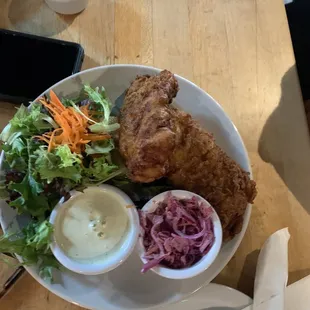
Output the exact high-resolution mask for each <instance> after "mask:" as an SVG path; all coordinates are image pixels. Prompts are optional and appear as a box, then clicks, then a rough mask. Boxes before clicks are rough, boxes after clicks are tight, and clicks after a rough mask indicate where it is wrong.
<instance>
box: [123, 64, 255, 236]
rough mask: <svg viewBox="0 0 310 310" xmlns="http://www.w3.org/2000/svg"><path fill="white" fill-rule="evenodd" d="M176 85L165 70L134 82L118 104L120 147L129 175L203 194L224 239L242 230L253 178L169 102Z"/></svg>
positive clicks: (139, 179)
mask: <svg viewBox="0 0 310 310" xmlns="http://www.w3.org/2000/svg"><path fill="white" fill-rule="evenodd" d="M177 91H178V83H177V80H176V79H175V77H174V76H173V74H172V73H171V72H169V71H167V70H165V71H162V72H161V73H160V74H159V75H158V76H152V77H149V76H143V77H138V78H137V79H136V80H135V81H134V82H133V83H132V85H131V87H130V88H129V89H128V91H127V94H126V97H125V102H124V106H123V108H122V110H121V119H120V124H121V129H120V141H119V143H120V152H121V154H122V156H123V157H124V159H125V161H126V165H127V168H128V170H129V173H130V175H129V177H130V178H131V179H132V180H134V181H137V182H144V183H147V182H151V181H154V180H156V179H159V178H161V177H164V176H165V177H168V179H169V180H170V181H171V182H172V183H173V184H174V186H176V187H179V188H183V189H186V190H189V191H193V192H195V193H197V194H199V195H201V196H203V197H204V198H206V199H207V200H208V201H209V202H210V203H211V204H212V206H213V207H214V208H215V210H216V211H217V213H218V215H219V217H220V219H221V222H222V226H223V232H224V239H226V240H227V239H229V238H232V237H233V236H234V235H235V234H237V233H239V232H240V230H241V227H242V221H243V215H244V212H245V210H246V207H247V204H248V203H251V202H253V199H254V198H255V196H256V189H255V182H254V181H252V180H250V178H249V174H248V173H247V172H245V171H244V170H242V169H241V167H240V166H239V165H238V164H237V163H236V162H235V161H233V160H232V159H231V158H229V157H228V155H226V154H225V152H224V151H223V150H222V149H221V148H220V147H219V146H217V145H216V144H215V141H214V139H213V137H212V135H211V134H210V133H208V132H207V131H205V130H203V129H202V128H201V127H200V125H199V124H198V123H197V122H196V121H194V120H193V119H192V117H191V116H190V115H189V114H187V113H185V112H183V111H180V110H178V109H175V108H173V107H172V106H170V105H169V104H170V103H171V101H172V99H173V98H174V97H175V96H176V94H177Z"/></svg>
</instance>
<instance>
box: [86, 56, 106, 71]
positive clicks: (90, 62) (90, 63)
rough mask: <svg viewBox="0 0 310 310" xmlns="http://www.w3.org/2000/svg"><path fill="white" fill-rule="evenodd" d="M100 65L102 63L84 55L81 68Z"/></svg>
mask: <svg viewBox="0 0 310 310" xmlns="http://www.w3.org/2000/svg"><path fill="white" fill-rule="evenodd" d="M101 65H102V64H99V63H98V62H96V61H95V60H94V59H92V58H90V57H89V56H88V55H85V56H84V60H83V64H82V69H81V70H87V69H90V68H95V67H98V66H101Z"/></svg>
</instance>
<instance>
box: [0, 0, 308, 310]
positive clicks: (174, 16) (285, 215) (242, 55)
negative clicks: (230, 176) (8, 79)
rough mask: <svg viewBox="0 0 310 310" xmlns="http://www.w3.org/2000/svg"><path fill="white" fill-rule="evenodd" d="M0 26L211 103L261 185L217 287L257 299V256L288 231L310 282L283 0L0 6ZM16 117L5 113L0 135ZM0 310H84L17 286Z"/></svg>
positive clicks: (300, 119) (295, 265)
mask: <svg viewBox="0 0 310 310" xmlns="http://www.w3.org/2000/svg"><path fill="white" fill-rule="evenodd" d="M0 27H1V28H7V29H13V30H18V31H23V32H28V33H34V34H39V35H43V36H48V37H55V38H61V39H64V40H70V41H75V42H79V43H81V44H82V46H83V47H84V49H85V54H86V57H85V61H84V65H83V68H84V69H85V68H90V67H94V66H98V65H104V64H113V63H136V64H145V65H151V66H156V67H160V68H166V69H169V70H171V71H173V72H175V73H177V74H180V75H182V76H184V77H185V78H188V79H190V80H191V81H193V82H194V83H196V84H197V85H199V86H200V87H202V88H203V89H205V90H206V91H207V92H208V93H209V94H211V95H212V96H213V97H214V98H215V99H216V100H217V101H218V102H219V103H220V104H221V105H222V106H223V108H224V109H225V111H226V112H227V113H228V114H229V116H230V117H231V119H232V120H233V122H234V123H235V125H236V126H237V128H238V129H239V131H240V133H241V135H242V137H243V139H244V142H245V145H246V147H247V149H248V152H249V156H250V159H251V162H252V167H253V173H254V177H255V179H256V181H257V186H258V193H259V194H258V197H257V199H256V201H255V205H254V208H253V213H252V217H251V221H250V225H249V228H248V230H247V233H246V235H245V238H244V240H243V242H242V244H241V246H240V248H239V249H238V251H237V253H236V255H235V256H234V257H233V259H232V260H231V261H230V263H229V264H228V265H227V267H226V268H225V269H224V270H223V272H222V273H221V274H220V275H219V276H218V277H217V278H216V280H215V281H216V282H218V283H222V284H225V285H229V286H231V287H234V288H237V289H239V290H241V291H243V292H245V293H247V294H249V295H251V294H252V288H253V280H254V272H255V264H256V259H257V255H258V250H259V249H260V248H261V246H262V244H263V242H264V241H265V240H266V238H267V237H268V236H269V235H270V234H271V233H273V232H275V231H276V230H278V229H280V228H283V227H286V226H287V227H289V231H290V233H291V240H290V244H289V282H290V283H292V282H294V281H296V280H299V279H300V278H302V277H304V276H306V275H308V274H310V247H309V240H310V215H309V213H310V190H309V185H310V145H309V133H308V128H307V124H306V117H305V113H304V108H303V103H302V98H301V93H300V88H299V82H298V78H297V74H296V69H295V59H294V54H293V50H292V45H291V38H290V34H289V29H288V25H287V19H286V14H285V8H284V5H283V1H282V0H274V1H270V0H234V1H231V0H115V1H112V0H90V1H89V5H88V7H87V8H86V10H85V11H84V12H82V13H81V14H79V15H74V16H62V15H57V14H55V13H54V12H52V11H51V10H49V9H48V8H47V7H46V5H45V4H44V2H43V1H41V0H27V1H24V0H2V1H1V2H0ZM13 113H14V108H13V106H12V105H11V104H4V103H3V104H2V103H1V105H0V127H3V126H4V125H5V124H6V122H7V121H8V120H9V119H10V118H11V116H12V115H13ZM0 303H1V306H0V308H1V309H7V310H10V309H14V310H15V309H16V310H21V309H23V310H27V309H34V310H37V309H50V310H58V309H62V310H63V309H70V310H71V309H72V310H73V309H78V307H77V306H74V305H70V304H69V303H67V302H65V301H63V300H61V299H60V298H59V297H57V296H55V295H53V294H52V293H49V292H48V291H47V290H46V289H45V288H43V287H42V286H40V285H39V284H38V283H37V282H36V281H35V280H34V279H32V278H31V276H29V275H27V276H25V277H24V278H23V279H21V280H20V281H19V282H18V283H17V285H16V286H15V287H14V289H13V290H12V291H11V292H10V294H8V295H7V296H6V297H5V298H4V299H3V300H1V301H0Z"/></svg>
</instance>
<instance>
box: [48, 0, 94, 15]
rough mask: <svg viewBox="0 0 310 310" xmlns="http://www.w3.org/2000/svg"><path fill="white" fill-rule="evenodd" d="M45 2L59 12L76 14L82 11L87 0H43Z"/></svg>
mask: <svg viewBox="0 0 310 310" xmlns="http://www.w3.org/2000/svg"><path fill="white" fill-rule="evenodd" d="M45 2H46V4H47V5H48V6H49V7H50V8H51V9H52V10H53V11H55V12H57V13H60V14H77V13H79V12H81V11H83V10H84V9H85V8H86V6H87V2H88V0H45Z"/></svg>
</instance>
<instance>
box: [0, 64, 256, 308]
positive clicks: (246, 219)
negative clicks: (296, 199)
mask: <svg viewBox="0 0 310 310" xmlns="http://www.w3.org/2000/svg"><path fill="white" fill-rule="evenodd" d="M116 67H119V68H122V67H123V68H124V67H125V68H137V69H145V70H152V71H154V73H159V72H160V71H162V70H164V69H161V68H157V67H153V66H145V65H139V64H111V65H103V66H98V67H93V68H89V69H86V70H83V71H80V72H77V73H75V74H72V75H70V76H68V77H66V78H64V79H62V80H60V81H58V82H56V83H55V84H53V85H52V86H50V87H49V88H47V89H46V90H45V91H44V92H42V93H41V94H40V95H39V96H38V97H36V99H34V100H33V102H35V101H37V100H38V98H40V97H42V95H44V94H45V93H47V92H48V91H50V90H51V89H54V88H55V87H57V86H58V85H60V84H62V83H64V82H66V81H68V80H71V79H74V78H75V77H77V76H79V75H82V74H85V73H89V72H96V71H100V70H105V69H109V68H116ZM173 74H174V73H173ZM174 76H175V77H177V79H179V80H181V81H183V82H185V83H188V84H190V85H191V86H192V87H193V88H194V89H196V90H197V91H199V92H202V93H203V94H204V95H205V96H207V97H208V98H209V99H210V100H212V101H213V103H215V104H216V106H217V107H218V108H219V109H220V110H221V112H222V113H223V114H224V115H225V117H226V118H227V119H229V120H230V122H231V124H232V125H233V127H234V130H235V133H236V134H237V136H238V138H239V140H240V143H241V145H242V149H243V155H244V157H245V164H246V166H247V167H246V170H247V172H249V176H250V179H253V174H252V169H251V162H250V159H249V155H248V152H247V149H246V147H245V144H244V141H243V139H242V137H241V135H240V133H239V131H238V129H237V127H236V126H235V124H234V123H233V121H232V120H231V118H230V117H229V116H228V114H227V113H226V112H225V110H224V109H223V107H222V106H221V105H220V104H219V103H218V102H217V101H216V100H215V99H214V98H213V97H212V96H211V95H210V94H209V93H207V92H206V91H205V90H204V89H202V88H200V87H199V86H198V85H196V84H195V83H193V82H191V81H190V80H188V79H186V78H184V77H182V76H180V75H178V74H174ZM3 155H4V151H1V156H0V170H1V168H2V167H1V166H2V162H3V157H4V156H3ZM251 212H252V204H248V205H247V208H246V211H245V214H244V220H243V225H242V229H241V232H240V233H239V234H238V236H239V238H238V240H237V241H236V243H235V245H234V247H233V250H232V251H231V253H230V255H228V256H227V257H226V259H225V260H223V262H222V264H221V265H222V267H221V268H219V269H220V271H216V270H215V271H214V272H213V273H212V276H210V278H212V279H211V280H210V281H209V282H208V281H206V282H205V283H203V284H202V285H201V286H200V287H198V288H197V289H196V290H194V291H192V292H191V293H189V294H186V295H184V296H182V299H179V300H178V301H177V302H176V303H178V302H181V301H182V300H184V299H186V298H188V297H189V296H190V295H192V294H194V293H196V292H197V291H199V290H200V289H202V288H203V287H204V286H206V285H208V284H210V283H211V281H212V280H213V279H214V278H215V277H216V276H217V275H218V274H219V273H221V272H222V270H223V269H224V268H225V266H226V265H227V264H228V262H229V261H230V260H231V258H232V257H233V256H234V255H235V253H236V251H237V249H238V248H239V246H240V244H241V242H242V240H243V238H244V235H245V232H246V230H247V228H248V226H249V222H250V216H251ZM0 215H1V214H0ZM2 221H3V219H2V216H1V217H0V223H2ZM18 259H19V261H21V258H20V257H18ZM35 266H36V265H35ZM35 266H25V269H26V270H27V272H28V273H29V274H30V275H31V276H32V277H33V278H34V279H35V280H36V281H38V282H39V283H40V284H41V285H42V286H43V287H44V288H46V289H47V290H49V291H50V292H52V293H53V294H55V295H57V296H59V297H60V298H62V299H64V300H66V301H68V302H70V303H72V304H75V305H78V306H80V307H84V308H87V309H90V310H97V309H98V308H93V307H89V306H88V305H87V304H84V303H80V302H76V301H74V299H73V298H72V297H71V296H70V295H66V294H64V293H63V292H61V291H60V290H58V289H56V288H53V286H52V284H50V283H48V282H46V281H44V280H43V279H41V278H40V276H39V274H38V272H37V271H36V270H35V269H36V267H35ZM172 303H174V302H167V303H165V304H158V305H156V306H150V307H148V308H145V309H155V308H156V307H160V306H161V307H162V306H165V305H166V306H167V305H170V304H172ZM112 309H116V308H114V307H111V310H112ZM106 310H109V309H108V308H106ZM141 310H142V308H141Z"/></svg>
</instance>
